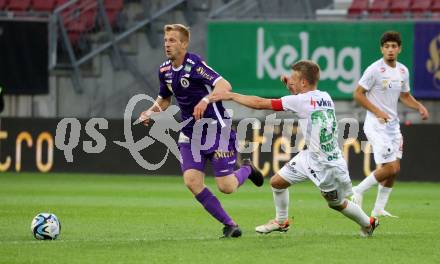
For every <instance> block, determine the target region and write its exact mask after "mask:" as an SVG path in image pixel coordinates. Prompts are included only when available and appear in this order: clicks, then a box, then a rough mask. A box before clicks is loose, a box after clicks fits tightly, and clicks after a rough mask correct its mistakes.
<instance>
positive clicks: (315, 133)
mask: <svg viewBox="0 0 440 264" xmlns="http://www.w3.org/2000/svg"><path fill="white" fill-rule="evenodd" d="M281 102H282V107H283V109H284V110H285V111H292V112H295V113H297V115H298V117H299V121H298V123H299V127H300V130H301V132H302V134H303V135H304V139H305V142H306V145H307V148H308V149H309V151H310V153H311V158H312V159H313V160H314V161H315V162H317V164H318V163H322V164H329V163H332V161H336V160H337V161H338V162H340V159H341V158H342V156H341V150H340V148H339V145H338V141H337V139H338V127H337V120H336V115H335V108H334V103H333V100H332V98H331V97H330V95H329V94H328V93H327V92H323V91H319V90H313V91H309V92H306V93H302V94H298V95H288V96H284V97H282V98H281Z"/></svg>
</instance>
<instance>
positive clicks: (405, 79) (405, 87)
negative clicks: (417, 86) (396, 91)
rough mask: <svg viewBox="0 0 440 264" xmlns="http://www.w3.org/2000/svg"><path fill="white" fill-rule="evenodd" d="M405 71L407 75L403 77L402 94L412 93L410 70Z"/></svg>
mask: <svg viewBox="0 0 440 264" xmlns="http://www.w3.org/2000/svg"><path fill="white" fill-rule="evenodd" d="M404 69H405V73H404V75H403V83H402V92H403V93H408V92H409V91H410V86H409V72H408V69H407V68H406V67H405V68H404Z"/></svg>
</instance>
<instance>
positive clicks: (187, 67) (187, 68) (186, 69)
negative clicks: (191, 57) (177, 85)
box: [183, 64, 192, 72]
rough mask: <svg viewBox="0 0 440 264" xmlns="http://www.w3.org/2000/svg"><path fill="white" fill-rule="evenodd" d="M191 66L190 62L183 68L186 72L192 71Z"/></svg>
mask: <svg viewBox="0 0 440 264" xmlns="http://www.w3.org/2000/svg"><path fill="white" fill-rule="evenodd" d="M191 68H192V66H191V65H189V64H185V68H183V70H184V71H185V72H190V71H191Z"/></svg>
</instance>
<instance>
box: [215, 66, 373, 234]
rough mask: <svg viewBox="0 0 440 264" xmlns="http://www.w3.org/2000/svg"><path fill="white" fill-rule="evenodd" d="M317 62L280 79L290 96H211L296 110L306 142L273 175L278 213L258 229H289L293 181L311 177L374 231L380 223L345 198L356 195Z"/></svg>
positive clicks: (365, 230)
mask: <svg viewBox="0 0 440 264" xmlns="http://www.w3.org/2000/svg"><path fill="white" fill-rule="evenodd" d="M319 72H320V70H319V66H318V65H317V64H316V63H314V62H312V61H306V60H304V61H299V62H297V63H295V64H294V65H292V73H291V76H290V77H289V78H288V77H285V76H282V78H281V79H282V81H283V82H284V83H285V84H286V85H287V88H288V89H289V91H290V92H291V93H292V95H288V96H284V97H282V98H280V99H265V98H261V97H257V96H246V95H241V94H237V93H224V94H220V95H218V96H212V97H210V100H234V101H235V102H237V103H240V104H242V105H244V106H247V107H251V108H255V109H270V110H275V111H291V112H295V113H297V115H298V117H299V121H298V123H299V126H300V129H301V131H303V134H304V135H305V140H306V144H307V147H308V148H307V150H302V151H300V152H299V153H298V154H297V155H296V156H295V157H294V158H293V159H292V160H290V161H289V162H288V163H286V164H285V165H284V167H283V168H282V169H281V170H280V171H279V172H278V173H276V174H275V175H274V176H273V177H272V178H271V180H270V184H271V186H272V191H273V197H274V203H275V209H276V210H275V211H276V217H275V219H274V220H270V221H269V223H267V224H265V225H261V226H257V227H256V229H255V230H256V231H257V232H258V233H270V232H273V231H280V232H286V231H287V230H288V228H289V220H288V207H289V190H288V189H287V188H288V187H289V186H290V185H294V184H297V183H299V182H302V181H305V180H308V179H309V180H311V181H312V182H313V183H314V184H315V185H316V186H317V187H318V188H319V189H320V190H321V194H322V196H323V197H324V198H325V199H326V200H327V203H328V205H329V207H330V208H332V209H335V210H337V211H339V212H341V213H342V214H343V215H345V216H346V217H348V218H349V219H351V220H353V221H355V222H356V223H358V224H359V225H360V227H361V235H363V236H371V235H372V233H373V231H374V229H375V228H376V227H377V226H378V224H379V222H378V220H377V219H376V218H373V217H369V216H367V215H366V214H365V212H364V211H362V209H361V208H360V207H359V206H358V205H356V204H355V203H353V202H351V201H350V200H348V199H347V197H350V196H351V195H352V190H351V189H352V188H351V180H350V176H349V174H348V169H347V163H346V162H345V160H344V158H343V157H342V154H341V150H340V149H339V145H338V142H337V136H338V132H337V121H336V117H335V109H334V104H333V100H332V99H331V97H330V95H329V94H328V93H327V92H322V91H319V90H317V83H318V80H319V75H320V74H319Z"/></svg>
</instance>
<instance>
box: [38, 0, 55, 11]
mask: <svg viewBox="0 0 440 264" xmlns="http://www.w3.org/2000/svg"><path fill="white" fill-rule="evenodd" d="M56 4H57V1H56V0H32V10H34V11H39V12H52V11H53V10H54V9H55V6H56Z"/></svg>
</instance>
